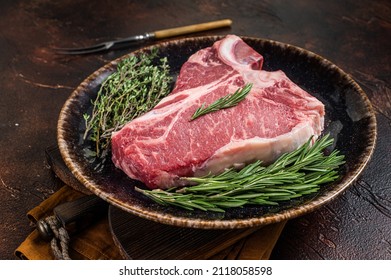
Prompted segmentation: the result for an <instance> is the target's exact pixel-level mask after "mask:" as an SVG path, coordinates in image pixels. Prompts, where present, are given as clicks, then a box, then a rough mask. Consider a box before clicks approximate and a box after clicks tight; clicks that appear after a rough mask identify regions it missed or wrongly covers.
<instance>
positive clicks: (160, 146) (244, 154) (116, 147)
mask: <svg viewBox="0 0 391 280" xmlns="http://www.w3.org/2000/svg"><path fill="white" fill-rule="evenodd" d="M262 63H263V57H262V55H261V54H259V53H257V52H256V51H255V50H253V49H252V48H251V47H250V46H248V45H247V44H246V43H245V42H244V41H242V40H241V39H240V38H239V37H237V36H235V35H228V36H226V37H225V38H224V39H222V40H220V41H217V42H215V43H214V44H213V46H212V47H208V48H206V49H202V50H200V51H198V52H196V53H195V54H193V55H192V56H191V57H190V58H189V59H188V61H187V62H186V63H184V65H183V66H182V68H181V71H180V73H179V76H178V79H177V82H176V85H175V88H174V90H173V91H172V93H170V95H168V96H167V97H165V98H164V99H162V100H161V102H160V103H159V104H158V105H157V106H156V107H155V108H154V109H152V110H151V111H150V112H148V113H146V114H144V115H142V116H140V117H139V118H137V119H134V120H133V121H131V122H129V123H128V124H127V125H126V126H125V127H124V128H123V129H122V130H120V131H119V132H117V133H115V134H113V136H112V160H113V162H114V164H115V165H116V166H117V167H118V168H121V169H122V170H123V171H124V172H125V173H126V174H127V175H128V176H130V177H131V178H133V179H136V180H140V181H142V182H143V183H145V185H146V186H148V187H149V188H168V187H172V186H178V185H182V184H184V183H185V182H184V181H183V180H181V177H184V176H202V175H205V174H208V173H210V172H211V173H215V174H217V173H219V172H222V171H223V170H224V169H225V168H229V167H241V166H244V165H245V164H248V163H250V162H253V161H255V160H262V161H263V162H264V163H265V164H268V163H271V162H273V161H274V160H276V159H277V157H279V156H280V155H281V154H282V153H285V152H289V151H292V150H294V149H296V148H298V147H299V146H300V145H302V144H303V143H305V142H306V141H307V140H308V139H309V138H310V137H311V136H312V135H314V136H315V137H316V136H318V135H319V134H320V133H321V131H322V129H323V119H324V105H323V104H322V103H321V102H320V101H319V100H318V99H316V98H315V97H313V96H311V95H310V94H308V93H307V92H306V91H304V90H303V89H301V88H300V87H299V86H297V85H296V84H294V83H293V82H292V81H291V80H290V79H289V78H288V77H287V76H286V75H285V74H284V73H283V72H282V71H273V72H269V71H265V70H262ZM247 83H252V84H253V86H252V89H251V92H250V93H249V94H248V95H247V97H246V98H245V99H244V100H243V101H242V102H240V103H239V104H238V105H237V106H235V107H232V108H229V109H224V110H219V111H217V112H214V113H210V114H207V115H204V116H202V117H199V118H197V119H196V120H194V121H190V118H191V116H192V115H193V113H194V111H195V110H196V109H197V108H198V107H200V106H201V105H202V104H204V103H205V104H210V103H212V102H213V101H215V100H217V99H219V98H220V97H223V96H226V95H227V94H231V93H233V92H235V91H236V90H237V89H238V88H240V87H243V86H244V85H245V84H247Z"/></svg>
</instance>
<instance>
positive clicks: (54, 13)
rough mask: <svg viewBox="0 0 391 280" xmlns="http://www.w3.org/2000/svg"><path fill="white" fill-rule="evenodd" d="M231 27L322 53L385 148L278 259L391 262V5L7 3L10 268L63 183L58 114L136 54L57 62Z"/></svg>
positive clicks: (4, 113)
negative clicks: (345, 76)
mask: <svg viewBox="0 0 391 280" xmlns="http://www.w3.org/2000/svg"><path fill="white" fill-rule="evenodd" d="M222 18H231V19H232V20H233V25H232V28H230V29H229V28H228V29H221V30H216V31H211V32H208V33H207V32H204V33H201V34H198V35H204V34H228V33H232V34H236V35H243V36H254V37H262V38H267V39H272V40H277V41H282V42H285V43H289V44H292V45H296V46H299V47H303V48H305V49H308V50H310V51H313V52H315V53H317V54H319V55H321V56H323V57H325V58H327V59H328V60H330V61H332V62H333V63H335V64H336V65H337V66H339V67H341V68H342V69H343V70H344V71H345V72H347V73H349V74H351V75H352V77H353V78H354V79H355V80H356V81H357V82H358V83H359V84H360V86H361V87H362V88H363V89H364V91H365V92H366V93H367V95H368V97H369V98H370V100H371V102H372V104H373V106H374V109H375V111H376V115H377V121H378V142H377V147H376V150H375V153H374V155H373V157H372V160H371V162H370V163H369V165H368V167H367V168H366V170H365V171H364V173H363V175H362V176H361V178H360V179H359V180H358V181H357V182H356V183H355V184H354V185H353V186H352V187H351V188H349V189H348V191H346V192H345V193H344V194H343V195H341V196H340V197H339V198H337V199H336V200H334V201H333V202H332V203H330V204H328V205H327V206H325V207H323V208H321V209H320V210H318V211H316V212H314V213H311V214H308V215H305V216H303V217H300V218H297V219H294V220H292V221H290V222H288V224H287V226H286V228H285V230H284V231H283V233H282V235H281V238H280V240H279V242H278V243H277V245H276V247H275V250H274V252H273V254H272V258H273V259H391V237H390V236H391V175H390V173H389V169H390V168H389V165H390V163H391V160H390V153H391V148H390V144H389V143H390V141H391V133H390V132H391V86H390V81H391V79H390V75H391V69H390V68H391V63H390V62H391V57H390V56H391V54H390V50H391V2H390V1H388V0H380V1H369V0H365V1H364V0H361V1H360V0H345V1H339V0H331V1H321V0H318V1H310V0H301V1H272V0H270V1H257V0H251V1H250V0H249V1H232V0H231V1H229V0H228V1H210V0H198V1H179V0H176V1H151V0H143V1H126V0H118V1H106V0H98V1H91V0H88V1H87V0H82V1H71V0H58V1H54V0H51V1H49V0H33V1H27V0H26V1H15V0H12V1H10V0H2V1H1V3H0V51H1V53H0V259H13V258H14V256H13V251H14V250H15V249H16V247H17V246H18V245H19V244H20V243H21V242H22V241H23V240H24V239H25V238H26V236H27V235H28V234H29V232H31V230H32V225H30V224H29V222H28V220H27V218H26V212H27V211H28V210H30V209H31V208H33V207H34V206H36V205H37V204H39V203H40V202H41V201H42V200H44V199H45V198H47V197H48V196H49V195H50V194H52V193H54V192H55V191H56V190H57V189H58V188H59V187H60V186H61V185H62V183H61V182H59V180H58V179H56V178H55V177H54V176H53V173H52V171H51V170H50V168H49V167H48V165H47V163H46V161H45V153H44V151H45V148H46V147H48V146H50V145H53V144H55V143H56V125H57V118H58V114H59V112H60V109H61V107H62V105H63V103H64V102H65V100H66V99H67V98H68V96H69V95H70V94H71V92H72V90H73V89H75V87H77V86H78V85H79V83H80V82H82V81H83V80H84V79H85V78H86V77H87V76H88V75H89V74H91V73H92V72H94V71H95V70H96V69H98V68H99V67H101V66H103V65H104V64H106V63H107V62H109V61H111V60H113V59H115V58H117V57H119V56H122V55H124V54H126V53H128V52H129V51H131V49H126V50H119V51H113V52H108V53H104V54H98V55H90V56H59V55H56V54H54V53H53V52H52V51H51V50H50V47H54V46H79V45H89V44H92V43H96V42H100V41H104V40H110V39H113V38H120V37H127V36H129V35H135V34H139V33H144V32H146V31H153V30H159V29H163V28H170V27H175V26H180V25H188V24H194V23H199V22H205V21H211V20H217V19H222Z"/></svg>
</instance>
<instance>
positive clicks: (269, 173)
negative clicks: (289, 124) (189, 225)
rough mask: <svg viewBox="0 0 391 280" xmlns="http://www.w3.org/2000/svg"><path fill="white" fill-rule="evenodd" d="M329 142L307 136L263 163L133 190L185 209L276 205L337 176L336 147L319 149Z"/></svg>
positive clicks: (339, 158)
mask: <svg viewBox="0 0 391 280" xmlns="http://www.w3.org/2000/svg"><path fill="white" fill-rule="evenodd" d="M311 143H312V145H311ZM332 143H333V139H332V138H331V137H330V136H329V135H326V136H324V137H322V138H319V139H318V140H316V141H315V142H314V141H313V140H312V138H311V139H309V140H308V141H307V142H306V143H305V144H304V145H302V146H301V147H300V148H298V149H297V150H295V151H292V152H290V153H286V154H284V155H282V156H281V157H280V158H279V159H277V161H275V162H274V163H273V164H271V165H269V166H267V167H263V166H262V165H261V164H262V162H260V161H256V162H254V163H252V164H249V165H247V166H245V167H244V168H243V169H241V170H235V169H228V170H226V171H224V172H223V173H221V174H220V175H208V176H204V177H186V178H182V179H185V180H187V181H188V182H189V185H190V186H187V187H183V188H180V189H178V188H171V189H169V190H152V191H151V190H144V189H136V190H137V191H139V192H141V193H143V194H145V195H146V196H148V197H150V198H152V199H153V200H154V201H156V202H158V203H160V204H163V205H171V206H178V207H182V208H185V209H187V210H194V209H200V210H203V211H219V212H224V211H225V210H224V209H227V208H232V207H242V206H243V205H278V204H279V202H281V201H288V200H291V199H294V198H298V197H301V196H303V195H308V194H312V193H315V192H317V191H319V189H320V186H321V185H324V184H327V183H331V182H333V181H335V180H337V179H338V177H339V176H338V171H337V169H338V168H339V166H341V165H342V164H343V163H344V156H343V155H340V154H339V151H338V150H334V151H333V152H331V153H330V154H329V155H326V154H325V153H324V152H323V151H324V150H325V148H327V147H328V146H330V145H331V144H332ZM194 184H195V185H194Z"/></svg>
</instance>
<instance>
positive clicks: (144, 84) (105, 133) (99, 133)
mask: <svg viewBox="0 0 391 280" xmlns="http://www.w3.org/2000/svg"><path fill="white" fill-rule="evenodd" d="M157 55H158V52H157V49H153V50H152V51H151V52H150V53H142V54H140V55H139V56H129V57H128V58H125V59H124V60H122V61H121V62H119V63H118V65H117V71H116V72H114V73H113V74H111V75H110V76H109V77H108V78H107V79H106V80H105V81H104V82H103V83H102V85H101V87H100V89H99V92H98V95H97V98H96V99H95V101H93V102H92V104H93V109H92V113H91V114H87V113H86V114H84V120H85V124H86V130H85V133H84V137H83V139H84V140H86V139H87V138H88V139H89V140H92V141H93V142H95V156H97V157H100V156H102V154H104V152H105V151H107V149H108V148H109V145H110V137H111V134H112V133H113V132H115V131H118V130H119V129H121V128H122V127H123V126H124V125H125V124H126V123H127V122H129V121H130V120H132V119H134V118H136V117H138V116H139V115H141V114H142V113H144V112H146V111H148V110H150V109H151V108H152V107H154V106H155V105H156V104H157V103H158V102H159V101H160V100H161V99H162V98H163V97H164V96H166V95H167V94H168V93H169V90H170V84H171V81H172V77H171V76H170V75H169V66H168V63H167V58H163V59H160V60H158V63H156V61H157Z"/></svg>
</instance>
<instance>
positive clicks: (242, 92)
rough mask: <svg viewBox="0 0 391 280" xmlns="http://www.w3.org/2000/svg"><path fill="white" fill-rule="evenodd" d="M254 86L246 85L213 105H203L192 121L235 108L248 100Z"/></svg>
mask: <svg viewBox="0 0 391 280" xmlns="http://www.w3.org/2000/svg"><path fill="white" fill-rule="evenodd" d="M251 87H252V84H246V85H245V86H244V87H243V88H241V89H240V88H239V89H237V90H236V91H235V92H234V93H231V94H228V95H226V96H223V97H221V98H219V99H217V100H216V101H214V102H213V103H211V104H210V105H209V106H206V104H205V103H204V104H202V105H201V107H199V108H198V109H197V110H196V111H195V112H194V114H193V115H192V117H191V119H190V121H193V120H195V119H196V118H198V117H201V116H203V115H206V114H209V113H212V112H215V111H218V110H221V109H226V108H230V107H234V106H236V105H238V104H239V102H240V101H242V100H243V99H245V98H246V96H247V94H249V93H250V90H251Z"/></svg>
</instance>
